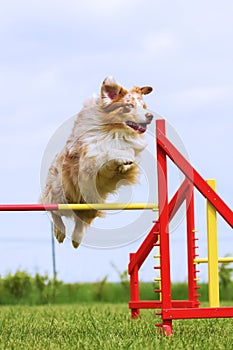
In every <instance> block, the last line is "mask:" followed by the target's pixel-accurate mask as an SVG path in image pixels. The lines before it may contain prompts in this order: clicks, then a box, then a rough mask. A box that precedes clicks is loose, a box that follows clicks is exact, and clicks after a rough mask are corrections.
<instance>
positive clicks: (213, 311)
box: [162, 307, 233, 320]
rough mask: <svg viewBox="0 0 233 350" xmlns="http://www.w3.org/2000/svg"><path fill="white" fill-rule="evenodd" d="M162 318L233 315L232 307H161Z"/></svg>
mask: <svg viewBox="0 0 233 350" xmlns="http://www.w3.org/2000/svg"><path fill="white" fill-rule="evenodd" d="M162 311H163V314H162V315H163V319H164V320H171V319H176V320H178V319H186V318H190V319H191V318H223V317H224V318H225V317H233V307H218V308H209V307H205V308H204V307H203V308H202V307H201V308H192V309H186V308H182V309H163V310H162Z"/></svg>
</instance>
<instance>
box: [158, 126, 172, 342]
mask: <svg viewBox="0 0 233 350" xmlns="http://www.w3.org/2000/svg"><path fill="white" fill-rule="evenodd" d="M161 132H162V133H163V134H164V135H165V133H166V130H165V121H164V120H157V121H156V142H157V167H158V169H157V171H158V202H159V203H158V204H159V223H160V264H161V266H160V267H161V290H162V292H161V296H162V319H163V321H162V325H161V326H162V328H163V330H164V331H165V333H166V334H167V335H171V334H172V320H171V319H166V318H165V317H164V316H166V315H165V314H164V312H163V310H164V309H171V306H172V301H171V274H170V239H169V210H168V179H167V160H166V153H165V152H164V149H163V148H162V147H160V146H159V143H158V137H159V135H160V133H161Z"/></svg>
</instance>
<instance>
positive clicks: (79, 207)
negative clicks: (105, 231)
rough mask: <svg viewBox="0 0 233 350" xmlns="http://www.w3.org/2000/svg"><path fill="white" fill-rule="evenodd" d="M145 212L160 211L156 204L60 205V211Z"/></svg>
mask: <svg viewBox="0 0 233 350" xmlns="http://www.w3.org/2000/svg"><path fill="white" fill-rule="evenodd" d="M93 209H96V210H144V209H151V210H153V211H158V205H157V204H155V203H93V204H92V203H89V204H58V210H93Z"/></svg>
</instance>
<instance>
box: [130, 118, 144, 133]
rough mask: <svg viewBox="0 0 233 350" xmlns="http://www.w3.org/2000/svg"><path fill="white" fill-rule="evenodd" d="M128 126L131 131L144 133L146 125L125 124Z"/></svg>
mask: <svg viewBox="0 0 233 350" xmlns="http://www.w3.org/2000/svg"><path fill="white" fill-rule="evenodd" d="M126 124H127V125H128V126H130V127H131V128H132V129H134V130H135V131H138V132H140V133H144V132H145V131H146V124H144V123H140V124H139V123H134V122H130V121H129V122H127V123H126Z"/></svg>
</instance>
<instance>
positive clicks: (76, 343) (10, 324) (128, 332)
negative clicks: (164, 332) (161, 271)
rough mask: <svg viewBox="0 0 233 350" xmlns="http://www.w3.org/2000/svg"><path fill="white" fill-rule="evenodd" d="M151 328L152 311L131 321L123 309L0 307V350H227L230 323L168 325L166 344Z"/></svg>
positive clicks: (231, 344)
mask: <svg viewBox="0 0 233 350" xmlns="http://www.w3.org/2000/svg"><path fill="white" fill-rule="evenodd" d="M156 322H159V318H156V317H155V316H154V311H153V310H142V312H141V317H140V319H139V320H132V319H131V318H130V312H129V310H128V307H127V305H126V304H103V303H99V304H85V305H84V304H83V305H77V304H75V305H58V306H56V305H51V306H48V305H47V306H31V307H30V306H1V308H0V327H1V329H0V349H17V350H20V349H24V350H27V349H37V350H39V349H46V350H47V349H83V350H85V349H87V350H92V349H101V350H102V349H108V350H110V349H135V350H136V349H137V350H138V349H144V350H150V349H160V350H163V349H167V350H168V349H169V350H173V349H174V350H175V349H176V350H179V349H182V350H184V349H190V350H193V349H200V350H208V349H211V350H213V349H214V350H217V349H227V350H230V349H232V348H233V332H232V326H233V320H231V319H218V320H216V319H212V320H186V321H174V322H173V325H174V327H173V328H174V329H173V336H172V337H170V338H168V337H165V336H161V335H159V333H158V330H157V328H155V326H154V324H155V323H156Z"/></svg>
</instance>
